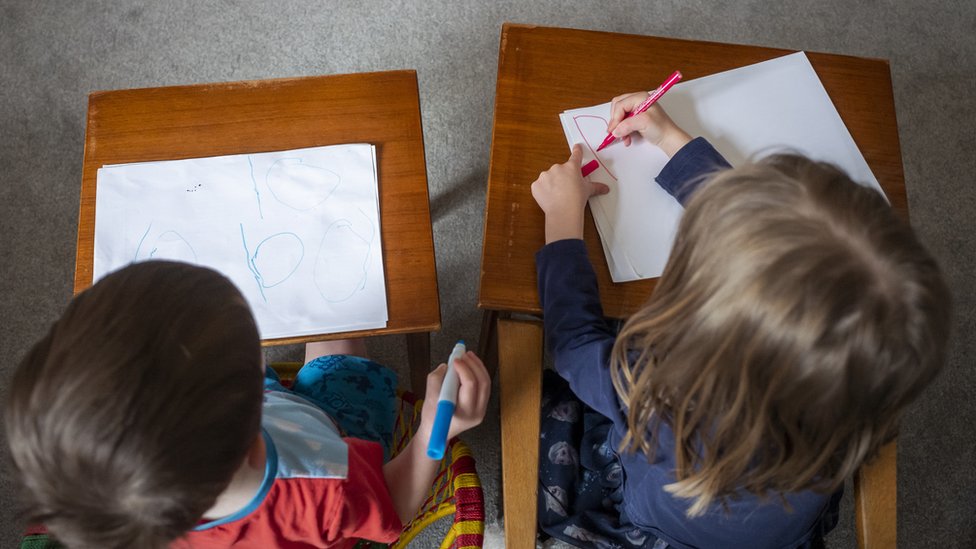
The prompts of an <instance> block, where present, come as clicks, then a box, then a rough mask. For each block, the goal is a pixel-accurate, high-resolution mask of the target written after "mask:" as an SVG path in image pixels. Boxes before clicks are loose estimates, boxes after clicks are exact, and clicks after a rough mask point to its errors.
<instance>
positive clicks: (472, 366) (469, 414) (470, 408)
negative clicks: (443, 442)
mask: <svg viewBox="0 0 976 549" xmlns="http://www.w3.org/2000/svg"><path fill="white" fill-rule="evenodd" d="M454 369H455V370H456V371H457V375H458V382H459V383H458V385H459V387H458V397H457V406H456V407H455V408H454V417H453V418H452V419H451V427H450V429H449V430H448V432H447V439H448V440H450V439H452V438H454V437H455V436H457V435H459V434H461V433H463V432H464V431H467V430H468V429H471V428H472V427H476V426H478V425H479V424H480V423H481V420H482V419H484V418H485V409H486V408H487V407H488V397H490V396H491V378H489V377H488V370H486V369H485V365H484V364H483V363H482V362H481V359H480V358H478V356H477V355H475V354H474V353H472V352H471V351H468V352H466V353H464V355H462V356H461V358H459V359H457V360H455V361H454ZM446 374H447V364H446V363H445V364H441V365H440V366H438V367H437V369H435V370H434V371H433V372H431V373H429V374H427V396H426V397H425V398H424V408H423V410H422V411H421V415H420V423H421V425H420V429H418V434H419V433H423V435H424V437H425V438H429V437H430V430H431V429H432V428H433V426H434V416H436V415H437V399H438V398H439V397H440V393H441V385H442V384H443V383H444V376H445V375H446Z"/></svg>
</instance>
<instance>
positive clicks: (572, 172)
mask: <svg viewBox="0 0 976 549" xmlns="http://www.w3.org/2000/svg"><path fill="white" fill-rule="evenodd" d="M582 159H583V148H582V147H581V146H580V145H578V144H577V145H574V146H573V152H572V154H571V155H570V156H569V160H567V161H566V162H564V163H562V164H553V165H552V167H551V168H549V169H548V170H546V171H544V172H542V173H540V174H539V178H538V179H536V180H535V181H533V182H532V187H531V191H532V198H534V199H535V202H536V204H538V205H539V207H540V208H542V211H543V212H545V214H546V244H549V243H550V242H555V241H557V240H564V239H570V238H583V210H584V209H586V201H587V200H589V199H590V197H591V196H593V195H597V194H607V193H608V192H610V187H608V186H607V185H606V184H604V183H598V182H595V181H594V182H591V181H588V180H587V179H585V178H583V175H582V174H581V173H580V163H581V162H582Z"/></svg>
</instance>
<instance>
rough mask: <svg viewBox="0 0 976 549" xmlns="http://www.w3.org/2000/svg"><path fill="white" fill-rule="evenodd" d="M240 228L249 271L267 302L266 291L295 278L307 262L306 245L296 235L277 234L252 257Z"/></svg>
mask: <svg viewBox="0 0 976 549" xmlns="http://www.w3.org/2000/svg"><path fill="white" fill-rule="evenodd" d="M240 227H241V243H242V244H243V245H244V256H245V261H246V263H247V268H248V270H249V271H251V275H252V276H254V281H255V282H257V285H258V291H259V292H260V293H261V297H262V298H263V299H264V301H265V302H267V301H268V297H267V296H266V295H265V293H264V290H265V289H267V288H274V287H275V286H277V285H279V284H281V283H283V282H285V281H286V280H288V279H289V278H291V276H292V275H294V274H295V271H297V270H298V267H299V266H300V265H301V264H302V260H303V259H304V258H305V243H304V242H302V239H301V238H299V237H298V235H296V234H295V233H292V232H281V233H276V234H273V235H271V236H269V237H267V238H265V239H263V240H262V241H260V242H258V245H257V246H256V247H255V248H254V254H251V251H250V250H249V249H248V246H247V238H246V237H245V236H244V224H243V223H241V224H240Z"/></svg>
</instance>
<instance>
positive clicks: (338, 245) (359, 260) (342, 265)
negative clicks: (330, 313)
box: [312, 208, 376, 303]
mask: <svg viewBox="0 0 976 549" xmlns="http://www.w3.org/2000/svg"><path fill="white" fill-rule="evenodd" d="M357 210H358V211H359V213H360V215H362V217H363V218H364V219H365V220H366V223H365V227H366V228H368V229H369V234H368V235H366V234H363V233H364V232H365V231H363V230H362V229H361V228H360V229H358V230H357V228H356V227H355V226H354V224H353V222H352V221H351V220H349V219H345V218H343V219H338V220H336V221H334V222H333V223H332V224H331V225H329V227H328V228H327V229H326V230H325V236H323V237H322V243H321V245H320V246H319V252H318V257H317V258H316V261H315V267H314V270H313V278H312V279H313V280H314V281H315V287H316V288H318V290H319V293H320V294H321V295H322V299H325V300H326V301H328V302H330V303H340V302H343V301H346V300H348V299H350V298H352V297H353V295H355V294H356V292H359V291H361V290H363V289H364V288H366V282H367V278H368V277H367V266H368V265H369V260H370V255H371V254H372V248H373V240H374V238H375V237H376V229H375V228H374V227H373V220H372V219H370V217H369V216H367V215H366V214H365V213H363V211H362V210H359V209H358V208H357ZM359 225H360V226H362V225H363V224H362V223H360V224H359Z"/></svg>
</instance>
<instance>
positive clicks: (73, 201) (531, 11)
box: [0, 0, 976, 547]
mask: <svg viewBox="0 0 976 549" xmlns="http://www.w3.org/2000/svg"><path fill="white" fill-rule="evenodd" d="M504 21H513V22H520V23H533V24H539V25H549V26H562V27H575V28H583V29H594V30H605V31H613V32H624V33H635V34H649V35H658V36H667V37H677V38H689V39H699V40H710V41H720V42H734V43H742V44H754V45H762V46H771V47H779V48H790V49H805V50H811V51H821V52H830V53H840V54H848V55H858V56H868V57H880V58H886V59H888V60H890V63H891V73H892V81H893V85H894V93H895V100H896V109H897V115H898V120H899V128H900V130H899V131H900V138H901V147H902V155H903V160H904V166H905V179H906V185H907V189H908V198H909V204H910V208H911V215H912V223H913V225H914V226H915V227H916V229H917V230H918V232H919V233H920V235H921V237H922V239H923V241H924V242H925V243H926V244H927V245H928V246H929V247H930V248H931V249H932V251H933V252H934V253H935V254H936V256H937V257H938V258H939V259H940V260H941V262H942V265H943V267H944V269H945V273H946V276H947V278H948V279H949V281H950V284H951V287H952V289H953V291H954V294H955V317H956V322H955V326H954V331H953V334H952V336H953V340H952V347H951V353H950V355H949V362H948V364H947V367H946V369H945V371H944V372H943V374H942V375H941V376H940V377H939V378H938V380H937V381H936V382H935V383H934V385H933V386H932V387H931V388H929V389H928V390H927V391H926V392H925V394H924V395H923V396H922V398H921V399H920V401H919V402H918V403H917V404H916V405H914V406H913V407H912V409H911V410H910V412H909V414H908V416H907V418H906V420H905V422H904V427H903V431H902V435H901V438H900V441H901V446H900V452H899V485H898V488H899V526H898V535H899V539H900V540H901V542H902V545H903V546H904V547H976V520H974V518H973V517H974V514H976V467H974V463H976V435H974V433H973V430H972V424H973V421H974V419H976V417H974V411H976V405H974V402H976V399H973V398H972V396H971V391H972V390H973V388H974V387H976V373H974V371H973V361H974V357H976V346H974V342H973V334H974V323H976V295H974V291H973V289H974V284H973V279H972V273H973V272H976V236H974V235H976V221H974V219H976V215H974V214H976V190H974V174H976V154H974V153H973V148H974V146H976V129H974V127H976V126H974V123H976V39H974V38H973V29H974V28H976V3H973V2H964V1H961V0H944V1H941V2H921V1H894V0H869V1H866V2H856V3H855V2H847V1H843V0H827V1H821V2H810V1H799V0H781V1H778V2H773V1H765V2H764V1H761V0H741V1H738V2H723V1H716V0H685V1H660V2H653V3H651V2H638V1H632V0H629V1H619V2H614V1H592V2H556V1H530V0H522V1H516V0H499V1H487V2H472V1H467V0H461V1H447V0H426V1H417V2H412V1H410V0H401V1H380V0H376V1H366V2H363V1H344V0H343V1H319V2H310V1H289V0H282V1H279V2H261V1H258V0H241V1H236V2H231V1H220V0H163V1H159V0H156V1H133V0H127V1H118V2H98V1H91V0H74V1H62V0H57V1H55V0H50V1H44V2H29V1H27V0H0V178H2V181H3V182H2V184H0V235H2V236H0V269H2V271H0V296H3V299H2V301H0V319H2V328H0V351H2V356H4V357H5V360H4V361H3V362H2V363H0V379H3V380H5V379H6V378H7V376H8V375H9V372H10V370H11V369H12V368H13V366H14V365H15V364H16V363H17V361H18V360H19V359H20V357H21V356H22V355H23V354H24V352H25V351H26V349H27V348H28V346H29V345H30V344H31V342H33V341H34V340H35V339H36V338H38V337H39V336H40V335H41V333H42V332H43V330H44V329H45V327H46V326H47V325H48V323H49V322H51V321H52V320H53V319H54V318H56V317H57V315H58V314H59V313H60V311H61V310H62V308H63V307H64V305H65V304H66V302H67V301H68V299H69V298H70V296H71V280H72V273H73V269H74V248H75V231H76V222H77V211H78V194H79V185H80V180H81V164H82V157H83V145H84V134H85V117H86V105H87V94H88V93H89V92H91V91H93V90H107V89H120V88H136V87H153V86H165V85H175V84H191V83H202V82H219V81H233V80H250V79H262V78H277V77H290V76H305V75H323V74H337V73H349V72H361V71H377V70H388V69H404V68H412V69H416V70H417V73H418V78H419V82H420V95H421V106H422V111H423V112H422V116H423V125H424V133H425V144H426V157H427V170H428V171H427V173H428V180H429V182H430V197H431V209H432V216H433V220H434V239H435V246H436V249H437V265H438V273H439V281H440V282H439V285H440V291H441V294H440V297H441V311H442V320H443V326H444V329H443V330H442V332H441V333H438V334H435V335H434V337H433V351H434V354H435V356H436V357H446V355H447V353H448V352H449V350H450V346H451V343H452V342H453V341H454V339H456V338H458V337H463V338H466V339H469V340H474V339H475V338H476V337H477V333H478V328H479V322H480V312H479V311H478V310H477V308H476V306H475V303H476V299H477V292H478V273H479V262H480V243H481V231H482V216H483V210H484V193H485V182H486V179H487V169H488V156H489V147H490V135H491V124H492V104H493V98H494V89H495V75H496V68H497V52H498V38H499V32H500V28H501V24H502V22H504ZM622 91H629V90H622ZM559 160H561V159H559V158H554V159H553V162H555V161H559ZM370 351H371V352H372V353H373V354H374V355H375V356H376V357H377V358H378V359H379V360H381V361H386V362H388V363H390V364H393V365H402V364H403V362H404V359H403V357H404V352H405V346H404V344H403V342H402V341H401V339H399V338H392V337H391V338H379V339H377V340H374V341H371V342H370ZM299 352H300V350H299V349H295V348H287V349H277V350H275V351H273V352H270V353H269V355H270V356H271V358H272V359H276V358H294V357H297V356H298V355H299ZM5 385H6V384H5V383H0V396H2V393H4V392H5ZM489 414H490V415H489V418H488V420H487V421H486V424H485V425H484V426H482V427H480V428H478V429H477V430H475V431H473V432H471V433H470V434H469V436H468V437H467V439H468V440H469V441H470V442H471V443H472V446H473V447H474V449H475V452H476V454H477V456H478V460H479V463H480V466H481V476H482V479H483V481H484V484H485V490H486V495H487V497H488V502H489V507H488V522H489V527H490V528H489V533H490V535H489V538H488V541H487V545H488V546H490V547H500V546H502V542H501V541H500V540H501V529H500V527H499V525H500V522H501V517H499V511H498V509H499V507H498V505H499V499H500V497H499V494H500V487H499V476H500V475H499V469H500V461H499V450H498V420H497V405H493V407H492V409H491V410H490V411H489ZM3 447H5V443H4V444H3ZM7 463H8V462H7V461H6V459H5V460H4V461H3V472H4V474H3V475H2V476H0V547H14V546H15V544H16V540H17V537H18V536H17V534H18V531H19V528H21V526H22V525H21V524H20V523H19V522H18V520H17V519H16V517H15V511H16V509H17V506H16V499H15V489H14V483H13V481H12V479H11V478H10V477H11V476H10V474H9V465H7ZM846 505H847V507H845V510H844V522H843V523H842V525H841V527H840V528H838V530H836V531H835V532H834V533H833V534H832V535H831V536H830V538H829V539H828V543H829V545H830V546H831V547H854V546H855V544H854V539H853V535H852V520H853V519H852V509H851V507H850V502H849V501H848V502H847V503H846ZM415 545H416V546H417V547H431V546H434V540H433V539H432V538H431V537H428V538H424V539H423V540H420V541H418V542H417V543H416V544H415Z"/></svg>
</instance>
